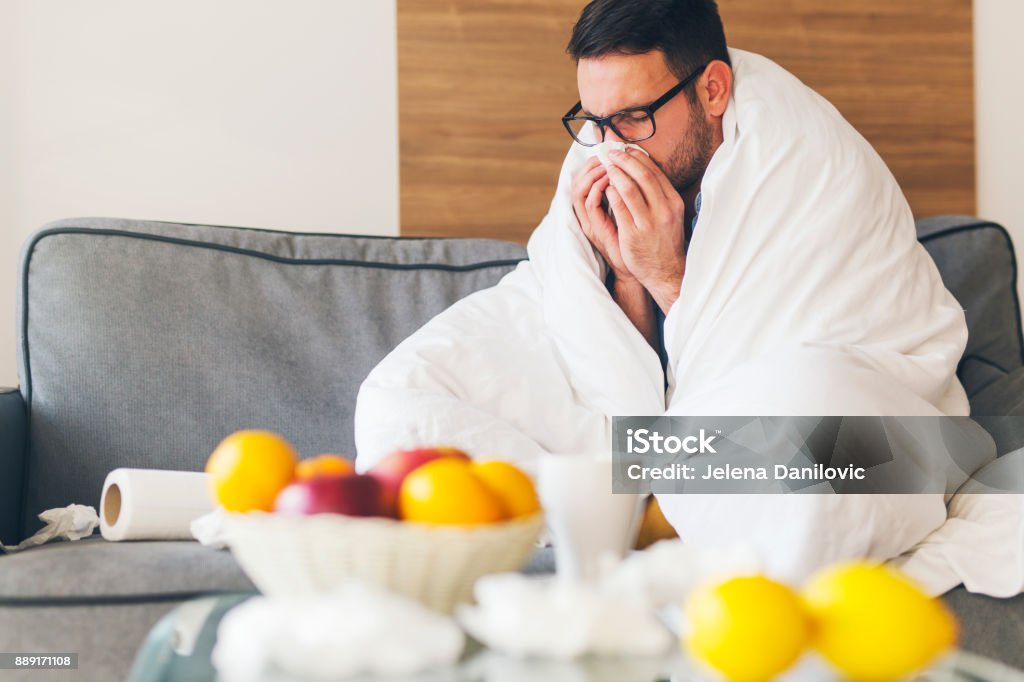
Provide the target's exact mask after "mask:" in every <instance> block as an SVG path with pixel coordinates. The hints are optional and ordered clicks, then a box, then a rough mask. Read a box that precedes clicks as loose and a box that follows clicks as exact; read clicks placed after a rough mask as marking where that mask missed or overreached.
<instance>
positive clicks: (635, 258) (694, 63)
mask: <svg viewBox="0 0 1024 682" xmlns="http://www.w3.org/2000/svg"><path fill="white" fill-rule="evenodd" d="M639 4H641V3H628V2H615V1H611V2H593V3H591V4H589V5H587V7H586V8H585V9H584V10H583V14H582V16H581V17H580V20H579V22H577V24H576V26H575V28H574V29H573V33H572V39H571V40H570V41H569V47H568V50H567V51H568V53H569V54H570V55H571V56H572V58H573V59H574V60H576V61H577V63H578V69H577V81H578V86H579V91H580V104H579V106H577V107H575V108H574V109H573V111H571V112H570V114H572V117H571V119H570V121H569V122H568V123H567V125H568V127H569V129H570V131H574V130H576V131H581V132H582V130H583V127H584V126H585V125H586V122H587V120H588V119H590V125H591V126H594V125H595V123H599V124H600V125H599V129H600V134H601V136H603V139H604V140H609V139H610V140H619V141H622V142H635V143H640V144H642V145H643V148H644V149H645V150H646V152H647V154H649V155H650V156H649V157H648V155H647V154H643V153H640V152H637V151H634V150H629V151H628V152H621V151H617V152H612V154H611V156H612V163H611V164H609V166H608V167H607V168H606V167H605V166H604V165H603V164H602V163H601V162H600V161H599V160H598V158H597V157H593V158H592V159H591V160H590V161H589V162H588V163H587V164H586V166H584V168H583V170H582V171H581V172H580V173H579V175H577V176H576V177H575V178H574V180H573V188H572V196H573V210H574V212H575V215H576V218H577V219H578V220H579V223H580V227H581V228H582V229H583V232H584V234H586V236H587V238H588V239H589V240H590V242H591V243H592V244H593V245H594V247H595V248H596V249H597V250H598V252H599V253H600V254H601V256H602V257H603V258H604V260H605V262H606V263H607V264H608V266H609V268H610V269H611V273H612V274H611V280H612V282H611V291H612V296H613V298H614V299H615V301H616V302H617V303H618V304H619V306H620V307H621V308H622V309H623V311H624V312H625V313H626V315H627V316H628V317H629V318H630V320H632V322H633V323H634V324H635V325H636V326H637V329H638V330H640V332H641V333H642V334H643V335H644V337H645V338H647V339H648V340H649V341H651V342H652V344H655V343H656V341H655V339H657V338H659V337H660V333H659V330H658V329H657V328H656V326H657V325H656V320H657V319H658V318H660V317H661V315H659V314H658V313H661V314H666V313H668V310H669V308H671V307H672V304H673V303H674V302H675V300H676V297H677V296H678V294H679V287H680V284H681V282H682V279H683V274H684V272H685V271H686V255H685V253H684V247H683V245H684V241H685V237H684V229H682V228H683V226H690V225H692V223H693V222H694V221H695V219H696V210H697V205H698V204H697V196H698V191H699V188H700V180H701V178H703V177H704V171H705V170H706V169H707V166H708V163H709V162H710V161H711V157H712V156H713V154H714V152H715V150H716V149H718V147H719V146H720V145H721V144H722V116H723V115H724V113H725V108H726V105H727V104H728V102H729V96H730V94H731V92H732V70H731V66H730V61H729V52H728V49H727V48H726V42H725V32H724V30H723V28H722V21H721V19H720V18H719V16H718V10H717V8H716V6H715V3H714V2H696V3H694V2H682V3H681V2H652V3H646V4H645V6H644V7H643V8H640V7H638V5H639ZM652 105H655V106H652ZM655 107H656V108H655ZM652 109H653V110H652ZM577 110H579V111H578V112H577ZM601 117H606V118H601ZM623 129H625V130H623ZM623 136H625V137H623ZM594 141H596V140H594ZM605 194H607V203H608V204H609V205H610V208H611V213H612V215H609V213H608V211H606V209H605V206H604V202H603V201H602V199H603V197H604V195H605ZM613 219H614V222H613ZM616 225H618V227H616Z"/></svg>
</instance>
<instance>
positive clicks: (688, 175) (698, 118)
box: [663, 102, 714, 194]
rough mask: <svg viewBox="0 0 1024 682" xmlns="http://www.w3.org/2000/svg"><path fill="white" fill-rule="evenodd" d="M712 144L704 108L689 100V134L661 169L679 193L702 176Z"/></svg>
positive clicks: (708, 161) (709, 160)
mask: <svg viewBox="0 0 1024 682" xmlns="http://www.w3.org/2000/svg"><path fill="white" fill-rule="evenodd" d="M713 145H714V138H713V132H712V128H711V123H710V122H708V120H707V119H705V118H704V108H703V107H702V106H701V105H700V103H699V102H691V103H690V130H689V135H688V136H687V138H686V139H684V140H683V141H682V142H680V143H679V145H678V146H677V147H676V148H675V150H674V151H673V152H672V156H671V158H669V160H668V163H667V164H666V167H665V168H664V169H663V170H664V171H665V175H667V176H668V179H669V181H670V182H671V183H672V186H673V187H675V189H676V191H677V192H679V194H683V193H684V192H686V190H688V189H690V188H691V187H692V186H693V185H694V183H696V182H699V181H700V179H701V178H702V177H703V176H704V171H705V170H706V169H707V167H708V164H709V163H711V156H712V155H713V154H714V149H713V148H712V147H713Z"/></svg>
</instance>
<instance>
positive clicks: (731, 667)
mask: <svg viewBox="0 0 1024 682" xmlns="http://www.w3.org/2000/svg"><path fill="white" fill-rule="evenodd" d="M685 614H686V619H687V621H688V622H689V626H690V631H689V635H688V636H686V638H685V639H684V641H683V645H684V646H685V647H686V648H687V649H688V650H689V652H690V654H691V655H692V656H694V657H696V658H698V659H700V660H702V661H704V662H705V663H707V664H708V665H710V666H711V667H713V668H715V669H716V670H718V671H719V672H721V673H722V674H723V675H725V677H726V678H728V679H730V680H742V681H744V682H756V681H759V680H769V679H771V678H773V677H775V676H776V675H778V674H779V673H781V672H782V671H784V670H786V668H788V667H789V666H790V665H792V664H793V662H794V661H796V659H797V658H799V657H800V654H801V653H803V651H804V649H805V648H806V647H807V644H808V642H809V640H810V636H811V629H810V622H809V621H808V619H807V616H806V614H805V613H804V611H803V608H802V605H801V603H800V598H799V597H798V596H797V594H796V593H795V592H794V591H793V590H791V589H790V588H789V587H787V586H786V585H783V584H781V583H777V582H775V581H773V580H770V579H768V578H765V577H763V576H743V577H738V578H732V579H730V580H727V581H725V582H722V583H718V584H713V585H707V586H704V587H701V588H698V589H696V590H694V592H693V594H691V595H690V598H689V600H688V601H687V603H686V608H685Z"/></svg>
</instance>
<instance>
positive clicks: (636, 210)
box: [608, 165, 649, 226]
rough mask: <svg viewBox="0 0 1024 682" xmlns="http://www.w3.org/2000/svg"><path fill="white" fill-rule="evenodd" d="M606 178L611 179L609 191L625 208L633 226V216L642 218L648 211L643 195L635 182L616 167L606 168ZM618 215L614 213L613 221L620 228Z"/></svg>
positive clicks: (609, 199) (609, 198) (609, 197)
mask: <svg viewBox="0 0 1024 682" xmlns="http://www.w3.org/2000/svg"><path fill="white" fill-rule="evenodd" d="M608 177H609V178H610V179H611V187H610V188H609V191H610V190H611V189H614V190H615V196H616V197H618V198H619V202H620V204H622V207H623V208H625V209H626V210H627V211H628V212H629V214H630V216H629V220H630V224H633V223H634V222H635V221H634V220H633V216H642V215H644V214H645V212H646V211H648V210H649V209H648V206H647V202H646V200H645V199H644V193H643V191H642V190H641V189H640V186H639V185H637V183H636V181H635V180H633V178H631V177H630V176H629V175H627V174H626V171H624V170H622V169H621V168H619V167H618V166H615V165H613V166H611V167H609V168H608ZM608 201H609V202H611V194H610V193H609V195H608ZM619 220H620V218H619V213H618V212H616V213H615V221H616V222H617V223H619V225H620V226H621V225H622V223H621V222H619Z"/></svg>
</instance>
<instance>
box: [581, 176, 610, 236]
mask: <svg viewBox="0 0 1024 682" xmlns="http://www.w3.org/2000/svg"><path fill="white" fill-rule="evenodd" d="M607 189H608V176H607V175H606V176H604V177H603V178H601V179H600V180H598V181H597V182H595V183H594V186H593V187H591V189H590V194H588V195H587V201H586V207H587V221H588V222H589V223H590V230H591V236H593V237H597V238H599V239H600V238H602V237H605V236H607V235H606V234H601V233H606V232H608V231H609V228H610V227H611V220H610V219H609V218H608V214H607V213H605V210H604V207H603V206H601V199H603V198H604V195H605V190H607Z"/></svg>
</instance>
